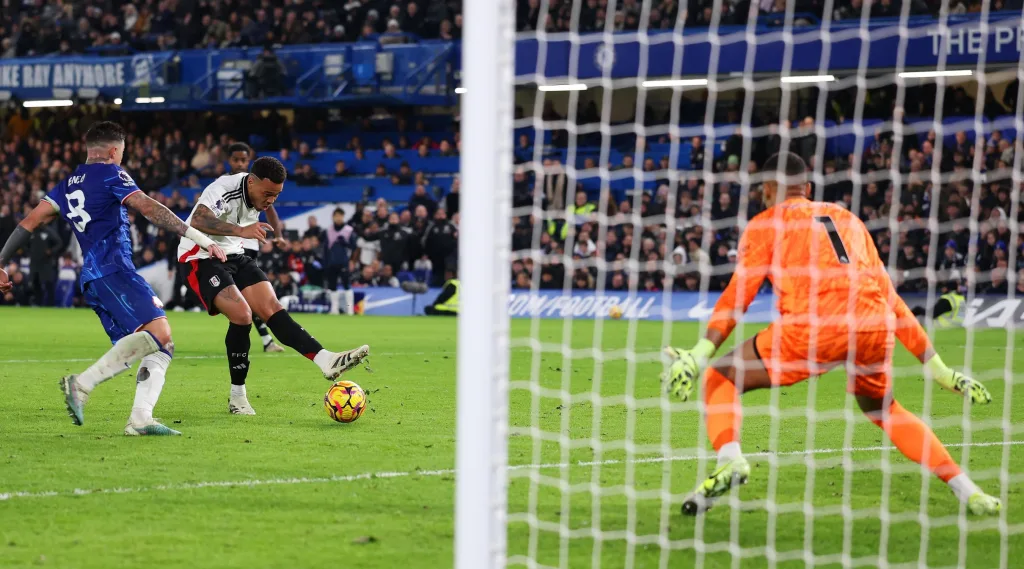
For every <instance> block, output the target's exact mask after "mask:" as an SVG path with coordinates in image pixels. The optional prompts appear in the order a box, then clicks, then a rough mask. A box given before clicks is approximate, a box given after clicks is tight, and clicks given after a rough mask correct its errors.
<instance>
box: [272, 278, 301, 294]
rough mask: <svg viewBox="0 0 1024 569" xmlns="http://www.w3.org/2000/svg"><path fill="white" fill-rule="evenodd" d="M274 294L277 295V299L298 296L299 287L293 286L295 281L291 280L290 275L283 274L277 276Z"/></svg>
mask: <svg viewBox="0 0 1024 569" xmlns="http://www.w3.org/2000/svg"><path fill="white" fill-rule="evenodd" d="M274 294H276V295H277V298H284V297H286V296H298V294H299V285H297V284H295V281H294V280H292V275H291V273H288V272H283V273H280V274H279V275H277V283H276V284H275V285H274Z"/></svg>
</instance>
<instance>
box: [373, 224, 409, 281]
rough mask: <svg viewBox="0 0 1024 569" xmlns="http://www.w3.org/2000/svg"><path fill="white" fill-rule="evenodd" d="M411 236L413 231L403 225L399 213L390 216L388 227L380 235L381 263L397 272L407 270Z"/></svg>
mask: <svg viewBox="0 0 1024 569" xmlns="http://www.w3.org/2000/svg"><path fill="white" fill-rule="evenodd" d="M411 235H412V230H410V229H409V228H408V227H405V226H403V225H402V224H401V222H400V221H399V216H398V214H397V213H392V214H390V215H389V216H388V222H387V225H385V226H384V230H383V231H382V233H381V235H380V261H381V264H382V265H383V266H387V267H391V268H392V269H393V270H396V271H401V270H404V269H405V268H406V266H407V265H408V263H407V260H408V258H409V240H410V239H411Z"/></svg>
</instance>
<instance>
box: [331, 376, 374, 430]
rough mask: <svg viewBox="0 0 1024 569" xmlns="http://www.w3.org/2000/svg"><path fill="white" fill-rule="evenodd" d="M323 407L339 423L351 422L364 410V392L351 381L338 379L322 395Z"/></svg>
mask: <svg viewBox="0 0 1024 569" xmlns="http://www.w3.org/2000/svg"><path fill="white" fill-rule="evenodd" d="M324 409H325V410H326V411H327V414H328V415H330V417H331V418H332V419H334V420H335V421H337V422H339V423H351V422H352V421H355V420H356V419H358V418H359V417H360V416H361V415H362V414H363V411H365V410H366V392H364V391H363V388H362V387H359V386H358V385H356V384H355V383H353V382H351V381H339V382H338V383H335V384H334V385H332V386H331V388H330V389H328V390H327V395H324Z"/></svg>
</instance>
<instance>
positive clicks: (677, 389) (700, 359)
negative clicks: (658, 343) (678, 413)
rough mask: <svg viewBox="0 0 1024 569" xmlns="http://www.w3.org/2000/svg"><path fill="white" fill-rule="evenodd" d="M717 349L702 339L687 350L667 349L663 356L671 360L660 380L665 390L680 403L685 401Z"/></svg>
mask: <svg viewBox="0 0 1024 569" xmlns="http://www.w3.org/2000/svg"><path fill="white" fill-rule="evenodd" d="M716 349H717V348H716V347H715V345H714V344H713V343H712V342H711V341H709V340H706V339H702V340H700V341H698V342H697V344H696V345H695V346H694V347H693V348H692V349H689V350H683V349H679V348H673V347H667V348H665V354H666V355H667V356H668V357H669V358H670V359H671V360H672V363H671V365H670V366H669V369H668V371H667V372H665V373H663V374H662V376H661V377H662V380H663V381H664V382H665V383H666V388H665V390H666V391H667V392H668V393H670V394H672V395H674V396H676V397H678V398H679V400H680V401H686V400H688V399H689V398H690V394H691V393H693V386H694V384H695V383H696V382H697V378H698V377H700V374H701V372H702V371H704V368H706V367H707V365H708V360H709V359H710V358H711V356H713V355H714V354H715V350H716Z"/></svg>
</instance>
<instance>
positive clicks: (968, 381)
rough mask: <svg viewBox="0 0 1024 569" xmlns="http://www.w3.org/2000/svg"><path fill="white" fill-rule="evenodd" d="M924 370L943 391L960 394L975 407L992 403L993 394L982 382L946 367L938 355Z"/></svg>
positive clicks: (926, 363)
mask: <svg viewBox="0 0 1024 569" xmlns="http://www.w3.org/2000/svg"><path fill="white" fill-rule="evenodd" d="M924 369H925V371H927V373H928V374H929V375H931V377H932V379H934V380H935V382H936V383H938V384H939V385H941V386H942V387H943V389H946V390H949V391H952V392H953V393H959V394H960V395H962V396H964V397H966V398H967V399H969V400H970V401H971V403H973V404H975V405H984V404H986V403H991V402H992V394H990V393H989V392H988V389H987V388H986V387H985V386H984V385H982V384H981V382H980V381H978V380H976V379H974V378H971V377H967V376H966V375H964V374H962V373H960V372H958V371H953V370H952V369H950V368H949V367H947V366H946V364H945V362H943V361H942V358H940V357H939V355H938V354H935V355H934V356H932V358H931V359H930V360H928V361H927V362H925V364H924Z"/></svg>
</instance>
